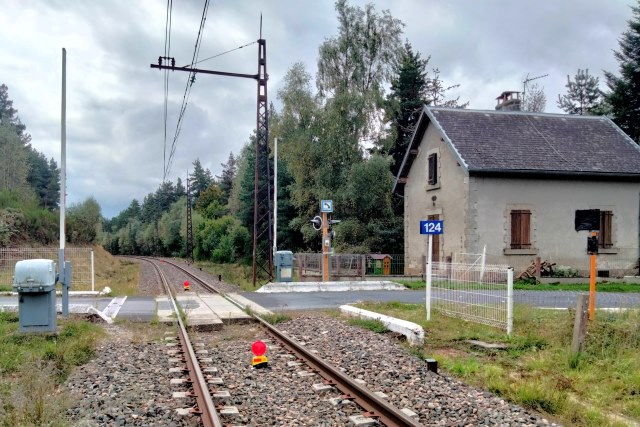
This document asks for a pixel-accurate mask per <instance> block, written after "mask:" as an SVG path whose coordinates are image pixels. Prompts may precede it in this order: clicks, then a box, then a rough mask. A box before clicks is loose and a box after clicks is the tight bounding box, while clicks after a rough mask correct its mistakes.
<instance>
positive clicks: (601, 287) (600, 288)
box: [513, 282, 640, 292]
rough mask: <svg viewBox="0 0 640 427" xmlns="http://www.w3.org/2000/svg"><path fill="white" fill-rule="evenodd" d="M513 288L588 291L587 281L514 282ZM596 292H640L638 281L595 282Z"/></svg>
mask: <svg viewBox="0 0 640 427" xmlns="http://www.w3.org/2000/svg"><path fill="white" fill-rule="evenodd" d="M513 289H518V290H524V291H580V292H584V291H588V290H589V284H588V283H539V284H537V285H534V284H531V283H527V282H516V283H514V284H513ZM596 291H597V292H640V284H638V283H616V282H612V283H597V284H596Z"/></svg>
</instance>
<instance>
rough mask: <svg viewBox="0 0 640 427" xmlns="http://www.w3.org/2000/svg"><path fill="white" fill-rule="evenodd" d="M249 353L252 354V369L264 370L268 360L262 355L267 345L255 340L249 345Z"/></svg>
mask: <svg viewBox="0 0 640 427" xmlns="http://www.w3.org/2000/svg"><path fill="white" fill-rule="evenodd" d="M251 352H252V353H253V358H252V359H251V366H253V367H254V368H266V367H267V366H268V363H269V359H267V356H265V355H264V354H265V353H266V352H267V345H266V344H265V343H264V342H262V341H260V340H257V341H255V342H254V343H253V344H251Z"/></svg>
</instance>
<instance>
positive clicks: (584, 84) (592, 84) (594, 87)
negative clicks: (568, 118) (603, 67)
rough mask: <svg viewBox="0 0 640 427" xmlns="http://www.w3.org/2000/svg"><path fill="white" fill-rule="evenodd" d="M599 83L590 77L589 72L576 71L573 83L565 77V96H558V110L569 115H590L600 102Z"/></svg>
mask: <svg viewBox="0 0 640 427" xmlns="http://www.w3.org/2000/svg"><path fill="white" fill-rule="evenodd" d="M599 85H600V81H599V79H598V78H597V77H594V76H590V75H589V70H580V69H579V70H578V72H577V74H576V75H575V76H574V81H571V78H570V77H569V76H567V84H566V85H565V87H566V88H567V94H566V95H558V108H560V109H562V110H564V111H565V112H567V113H569V114H578V115H585V114H592V112H593V110H594V109H595V108H597V107H598V106H599V105H600V104H601V102H602V91H601V90H600V89H599V87H598V86H599Z"/></svg>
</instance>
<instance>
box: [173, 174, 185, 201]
mask: <svg viewBox="0 0 640 427" xmlns="http://www.w3.org/2000/svg"><path fill="white" fill-rule="evenodd" d="M185 194H187V190H186V189H185V188H184V184H183V183H182V180H181V179H180V177H178V180H177V181H176V198H178V199H179V198H180V197H182V196H184V195H185Z"/></svg>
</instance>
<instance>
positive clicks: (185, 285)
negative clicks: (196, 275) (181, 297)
mask: <svg viewBox="0 0 640 427" xmlns="http://www.w3.org/2000/svg"><path fill="white" fill-rule="evenodd" d="M182 286H184V290H185V291H188V290H189V281H188V280H185V281H184V283H183V284H182Z"/></svg>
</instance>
